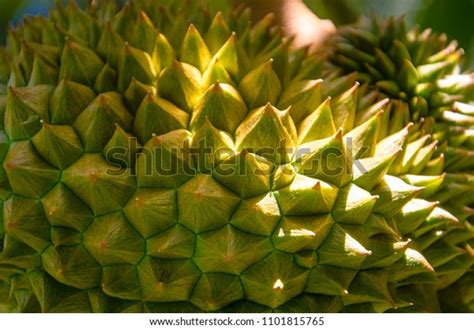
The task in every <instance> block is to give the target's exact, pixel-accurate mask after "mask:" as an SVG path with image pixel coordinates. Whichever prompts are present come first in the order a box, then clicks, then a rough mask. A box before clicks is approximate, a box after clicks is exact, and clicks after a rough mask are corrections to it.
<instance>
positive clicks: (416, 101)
mask: <svg viewBox="0 0 474 329" xmlns="http://www.w3.org/2000/svg"><path fill="white" fill-rule="evenodd" d="M329 44H330V46H328V49H331V51H330V54H329V61H328V62H327V63H328V65H327V66H326V72H325V75H326V76H338V75H346V74H350V73H352V74H356V75H357V80H358V81H359V82H361V83H363V84H364V89H365V90H367V93H368V94H370V95H372V97H374V99H378V98H385V97H390V98H391V99H392V101H391V105H390V106H391V114H389V115H390V121H391V124H390V125H391V127H392V129H394V131H396V130H398V129H401V128H402V127H403V126H404V125H405V124H406V122H410V121H413V122H417V126H418V129H417V130H421V131H424V132H426V133H427V134H429V135H430V136H431V138H432V140H434V141H436V142H437V143H438V150H437V151H436V154H440V155H442V156H443V157H444V168H445V169H444V170H445V171H446V172H447V173H446V178H445V180H444V183H443V187H442V189H441V190H440V192H439V193H437V195H435V196H434V197H433V199H434V200H437V201H440V202H441V203H442V205H443V207H444V208H445V209H447V210H449V211H450V212H451V213H452V214H453V215H455V216H456V217H457V218H458V219H459V220H460V221H461V222H462V223H463V225H462V227H459V228H457V229H453V230H452V231H451V232H450V233H448V234H447V235H446V236H445V237H444V238H443V239H442V241H440V242H438V243H437V244H435V245H434V246H433V248H437V249H438V251H436V253H446V252H447V249H445V250H444V251H443V249H442V248H443V247H442V245H444V246H448V248H449V249H451V252H453V251H454V250H455V249H457V248H463V249H465V250H466V251H467V252H468V253H469V254H470V255H471V260H472V258H473V257H474V253H473V244H474V229H473V226H472V223H473V214H474V212H473V206H474V193H473V192H474V179H473V178H474V175H473V174H474V103H473V100H474V97H473V96H474V92H473V89H474V88H473V87H474V73H472V72H464V73H463V71H462V69H461V67H462V59H463V54H464V51H463V50H462V49H460V48H459V47H458V44H457V42H456V41H451V42H450V41H449V40H448V38H447V36H446V35H445V34H437V33H434V32H433V31H432V30H430V29H427V30H424V31H421V30H419V29H418V28H417V27H415V28H413V29H411V30H408V29H407V28H406V23H405V20H404V18H403V17H401V18H389V19H384V20H381V21H379V20H377V19H376V18H375V17H374V18H373V19H371V20H370V19H362V20H361V21H360V22H358V23H357V24H355V25H352V26H347V27H343V28H341V29H340V31H338V33H337V34H336V35H335V36H334V37H333V38H332V40H330V42H329ZM453 248H454V249H453ZM433 252H435V251H433ZM453 257H454V254H453ZM453 261H455V260H453ZM471 264H472V261H471ZM443 267H444V268H445V270H443V271H447V272H451V274H450V275H449V276H445V278H444V279H443V280H442V283H440V285H439V286H440V287H446V286H449V285H450V284H451V283H452V282H453V281H454V280H455V279H456V277H459V275H461V273H462V271H456V270H455V269H454V268H453V267H452V266H446V265H443ZM455 272H457V274H454V273H455ZM466 275H467V276H472V268H471V269H470V271H469V273H468V274H466ZM462 282H466V283H467V282H472V279H467V278H466V279H463V280H462ZM458 290H459V289H458ZM461 291H463V292H464V293H465V294H466V295H465V296H464V297H463V300H464V302H463V303H462V304H463V305H464V306H461V305H459V306H458V307H457V311H461V310H464V311H471V312H472V311H474V304H473V302H474V294H473V293H472V289H464V290H463V289H461ZM444 295H453V296H454V295H457V293H456V292H452V293H449V292H448V291H446V292H444ZM441 300H443V301H446V298H442V299H441ZM446 308H447V309H449V310H453V307H452V305H446Z"/></svg>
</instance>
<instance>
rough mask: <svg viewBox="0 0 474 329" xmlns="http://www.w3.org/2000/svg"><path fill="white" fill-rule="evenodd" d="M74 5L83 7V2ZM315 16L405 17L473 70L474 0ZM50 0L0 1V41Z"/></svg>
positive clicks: (329, 9)
mask: <svg viewBox="0 0 474 329" xmlns="http://www.w3.org/2000/svg"><path fill="white" fill-rule="evenodd" d="M77 2H79V3H82V4H83V5H84V4H85V3H86V2H87V1H85V0H78V1H77ZM209 2H210V4H211V8H212V10H213V11H218V10H223V11H226V10H228V9H229V7H228V2H229V1H226V0H209ZM305 2H306V4H307V5H308V6H309V7H310V8H311V9H313V10H314V11H315V12H317V13H318V16H320V17H324V18H330V19H332V20H333V21H334V22H335V23H337V24H345V23H350V22H352V21H354V20H356V19H357V17H358V16H359V15H371V14H373V13H375V14H376V15H378V16H391V15H405V16H406V18H407V20H408V22H409V23H410V24H418V25H420V26H421V27H423V28H425V27H431V28H433V30H435V31H437V32H446V33H447V34H448V36H449V37H450V38H453V39H457V40H458V41H459V43H460V45H461V47H463V48H464V49H465V50H466V53H467V60H466V66H469V67H471V68H474V18H473V17H474V0H305ZM53 5H54V0H0V42H3V41H4V38H5V31H6V28H7V26H8V24H10V23H11V22H17V21H18V20H19V18H21V17H22V16H25V15H28V14H33V15H37V14H40V15H46V14H47V12H48V9H49V8H50V7H51V6H53Z"/></svg>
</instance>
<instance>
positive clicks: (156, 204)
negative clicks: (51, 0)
mask: <svg viewBox="0 0 474 329" xmlns="http://www.w3.org/2000/svg"><path fill="white" fill-rule="evenodd" d="M1 54H2V59H1V61H0V109H1V113H2V118H3V119H2V120H1V122H2V127H1V129H2V130H1V133H0V137H1V138H0V140H1V147H0V150H1V152H0V159H1V161H2V167H1V171H0V172H1V199H2V203H1V205H2V218H1V225H0V239H1V240H2V244H1V249H0V310H1V311H4V312H203V311H204V312H215V311H224V312H271V311H279V312H337V311H354V312H356V311H359V312H364V311H365V312H374V311H376V312H384V311H393V310H397V309H398V310H402V311H403V310H411V309H415V310H423V311H438V310H439V306H438V302H437V298H436V289H434V290H433V288H432V287H433V286H434V284H435V283H436V282H438V280H439V278H440V275H439V273H438V272H437V269H438V268H441V270H442V266H441V267H437V266H435V265H439V264H449V266H451V267H450V268H451V269H452V268H454V269H456V271H459V266H461V265H462V266H465V264H466V263H467V262H468V261H462V258H463V257H464V258H466V257H468V255H467V252H466V251H465V250H463V249H461V248H458V249H455V250H453V251H452V253H438V252H437V251H436V249H433V248H430V246H432V245H433V244H434V243H435V242H437V241H438V240H439V239H441V238H442V237H443V236H444V232H445V231H446V232H447V231H449V230H450V229H451V228H452V227H456V226H458V225H462V223H460V222H459V221H458V219H457V218H456V217H454V216H453V215H451V214H450V213H449V212H448V211H446V210H444V209H443V208H442V207H440V205H439V203H438V202H435V201H430V200H431V199H430V198H431V197H432V196H433V195H434V194H436V193H437V191H438V189H439V188H440V186H441V184H442V182H443V179H444V173H443V157H442V155H438V154H436V153H435V146H434V144H433V143H432V142H430V141H429V138H427V137H426V136H424V134H423V131H421V130H419V129H416V125H415V126H413V124H410V123H407V124H406V125H405V127H403V129H400V130H398V131H393V129H392V128H391V123H390V121H389V120H388V118H389V117H388V116H387V115H386V114H385V113H386V112H384V109H385V111H386V109H387V105H388V104H387V103H388V100H385V99H384V100H380V101H379V102H374V99H373V98H372V97H371V96H370V94H365V93H364V92H363V90H361V87H360V85H359V83H357V82H355V81H354V79H353V76H351V75H350V76H343V77H338V78H328V79H325V81H322V80H320V79H315V76H316V75H318V74H319V73H318V72H319V70H320V65H321V63H320V62H319V61H318V60H317V58H314V57H311V56H309V55H308V54H307V53H306V52H305V51H304V50H300V51H293V50H291V42H290V41H289V40H288V39H286V38H284V37H283V35H282V33H281V31H280V30H279V28H278V27H275V26H274V25H273V23H272V16H267V17H266V18H264V19H263V20H262V21H260V22H256V23H255V24H253V25H251V24H250V22H249V13H248V11H247V10H239V11H235V12H233V13H232V14H230V15H229V17H224V16H223V15H222V14H217V15H216V16H215V17H213V18H211V17H210V16H209V15H208V14H207V12H206V10H203V8H202V7H200V6H199V5H196V4H195V3H194V2H193V1H189V2H184V1H175V2H172V3H171V4H170V5H166V6H165V5H159V2H157V1H147V0H142V1H132V2H130V3H128V4H126V5H125V6H123V7H116V6H115V4H114V3H113V2H112V1H104V2H100V1H99V4H98V5H95V6H93V5H91V6H89V7H88V8H87V10H82V9H80V8H79V7H78V6H76V5H75V4H74V3H73V2H72V3H70V4H69V5H68V6H66V7H63V6H60V5H58V6H57V8H56V9H55V10H53V11H52V12H51V13H50V16H49V17H48V18H40V17H31V18H26V19H25V21H24V23H23V24H22V25H21V26H20V27H18V28H16V29H12V30H11V31H10V32H9V35H8V43H7V47H6V48H5V49H2V50H1ZM438 232H441V234H439V233H438ZM408 236H411V237H413V238H408ZM442 250H443V252H444V250H445V249H442ZM453 253H454V254H455V256H453ZM453 260H457V261H458V262H457V263H456V264H453V263H452V262H453ZM440 273H442V274H443V273H444V274H446V275H449V273H451V272H449V271H448V270H446V271H445V272H440ZM456 273H457V272H456Z"/></svg>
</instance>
